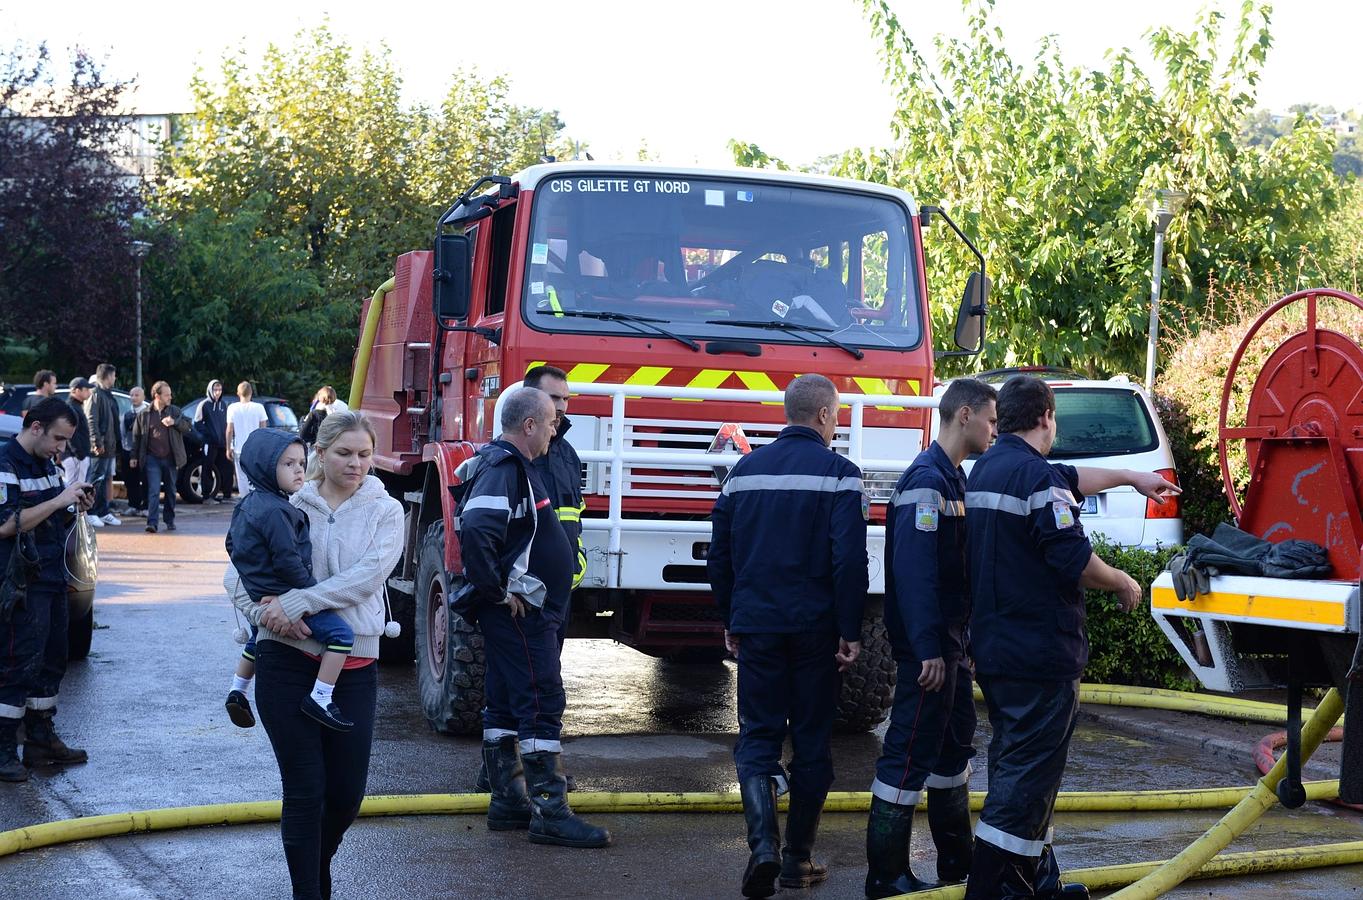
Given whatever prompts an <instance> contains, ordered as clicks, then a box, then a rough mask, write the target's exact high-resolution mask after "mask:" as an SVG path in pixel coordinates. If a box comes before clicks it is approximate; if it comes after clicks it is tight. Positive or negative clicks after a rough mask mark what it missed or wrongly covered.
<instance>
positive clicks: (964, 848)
mask: <svg viewBox="0 0 1363 900" xmlns="http://www.w3.org/2000/svg"><path fill="white" fill-rule="evenodd" d="M928 827H929V828H931V829H932V842H933V844H935V845H936V846H937V880H938V881H940V882H942V883H943V884H959V883H960V882H962V881H965V877H966V876H967V875H969V874H970V855H971V851H972V850H973V848H974V846H975V837H974V834H973V832H972V831H971V829H970V786H969V785H965V784H962V785H958V786H956V787H951V788H928Z"/></svg>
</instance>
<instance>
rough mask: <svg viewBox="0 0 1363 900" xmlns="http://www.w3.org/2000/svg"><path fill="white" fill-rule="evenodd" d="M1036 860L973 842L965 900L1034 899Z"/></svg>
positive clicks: (988, 844)
mask: <svg viewBox="0 0 1363 900" xmlns="http://www.w3.org/2000/svg"><path fill="white" fill-rule="evenodd" d="M1036 864H1037V861H1036V860H1035V859H1032V858H1031V857H1029V856H1017V855H1016V854H1013V853H1009V852H1008V851H1006V850H1003V849H1001V848H999V847H995V846H994V845H993V844H991V843H989V842H988V841H976V842H975V851H974V853H973V854H972V855H971V858H970V876H969V877H968V878H966V880H965V900H1000V898H1008V900H1012V898H1015V897H1035V896H1036V890H1035V889H1034V888H1033V884H1034V883H1035V878H1036Z"/></svg>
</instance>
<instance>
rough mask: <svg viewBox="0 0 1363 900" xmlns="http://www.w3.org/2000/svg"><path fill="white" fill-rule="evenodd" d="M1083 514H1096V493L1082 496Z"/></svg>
mask: <svg viewBox="0 0 1363 900" xmlns="http://www.w3.org/2000/svg"><path fill="white" fill-rule="evenodd" d="M1084 515H1086V516H1096V515H1098V497H1097V496H1096V495H1095V496H1093V497H1085V498H1084Z"/></svg>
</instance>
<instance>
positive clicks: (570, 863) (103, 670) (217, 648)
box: [0, 507, 1363, 900]
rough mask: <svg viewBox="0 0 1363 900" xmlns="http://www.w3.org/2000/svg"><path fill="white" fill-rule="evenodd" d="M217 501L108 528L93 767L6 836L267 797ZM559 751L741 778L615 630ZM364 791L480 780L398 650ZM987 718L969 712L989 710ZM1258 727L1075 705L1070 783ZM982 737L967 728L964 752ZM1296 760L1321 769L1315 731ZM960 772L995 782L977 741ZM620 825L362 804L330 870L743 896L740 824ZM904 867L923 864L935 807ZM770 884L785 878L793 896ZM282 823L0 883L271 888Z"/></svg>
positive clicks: (676, 668) (445, 882)
mask: <svg viewBox="0 0 1363 900" xmlns="http://www.w3.org/2000/svg"><path fill="white" fill-rule="evenodd" d="M229 513H230V508H229V507H210V508H207V509H199V508H192V507H191V508H183V507H182V510H181V515H180V517H179V520H178V524H179V525H180V530H179V531H178V532H177V533H176V534H173V535H172V534H166V533H164V532H163V533H161V534H158V535H149V534H146V533H144V532H143V531H142V527H141V526H142V522H141V520H137V519H131V520H128V523H127V524H125V525H124V526H122V527H120V528H105V529H103V530H102V531H101V532H100V533H99V540H100V549H101V579H100V586H99V591H98V594H97V599H96V608H95V615H96V620H97V622H98V626H99V630H98V631H97V632H96V633H95V638H94V645H93V650H92V653H91V655H90V658H89V659H88V660H87V661H84V662H80V663H73V664H72V666H71V669H70V671H69V672H68V674H67V678H66V681H65V683H64V684H63V689H62V705H61V709H60V712H59V715H58V720H57V721H58V724H59V726H60V728H61V730H62V732H63V734H64V735H65V736H66V737H67V738H68V740H69V741H70V742H72V743H74V744H76V745H79V746H82V747H85V748H86V749H88V750H89V751H90V756H91V762H90V763H89V764H88V765H85V766H79V767H72V768H69V769H66V770H64V771H61V770H59V771H41V772H39V773H38V774H36V775H35V777H34V778H33V779H32V780H30V781H29V782H28V783H27V784H23V785H0V830H5V829H9V828H15V827H20V826H24V825H30V824H34V823H37V822H43V821H50V820H53V819H60V818H67V817H72V816H87V815H96V814H101V813H112V812H123V811H128V810H138V809H150V808H155V807H166V806H181V805H192V804H202V803H228V802H235V801H244V800H260V799H277V798H278V796H279V778H278V774H277V771H276V769H275V766H274V759H273V756H272V754H271V752H270V748H269V744H268V742H267V740H266V737H265V734H264V732H263V731H262V730H261V729H259V728H256V729H252V730H250V731H244V730H241V729H238V728H235V727H234V726H232V725H231V723H230V722H229V721H228V720H227V717H226V714H225V713H224V712H223V709H222V700H223V697H224V696H225V694H226V690H227V687H228V684H229V681H230V677H231V673H232V668H233V666H234V664H235V659H236V656H237V653H238V649H237V645H236V644H235V643H233V641H232V637H231V635H232V630H233V627H234V625H233V617H232V612H231V607H230V606H229V604H228V603H227V601H226V599H225V598H224V597H223V594H222V589H221V576H222V569H223V565H224V563H225V559H226V558H225V554H224V553H223V549H222V535H223V533H224V532H225V530H226V526H227V521H228V518H229ZM563 668H564V673H565V680H566V682H567V690H568V697H569V709H568V713H567V715H566V717H565V748H564V762H565V765H566V768H567V769H568V770H569V771H571V772H572V773H573V774H574V776H575V778H576V781H577V785H578V790H581V791H647V790H659V791H663V790H665V791H713V790H733V789H735V787H736V786H735V783H734V773H733V765H732V758H731V755H730V754H731V748H732V746H733V739H734V734H735V732H736V730H737V723H736V721H735V716H734V696H733V695H734V685H735V676H734V670H733V668H732V664H728V663H718V664H709V665H696V664H678V663H667V662H662V661H659V660H654V659H651V658H648V657H644V656H642V655H640V654H637V653H635V652H634V651H632V650H629V649H628V648H625V647H621V646H617V645H615V644H613V643H611V642H609V641H570V642H569V643H568V646H567V649H566V650H565V655H564V664H563ZM379 704H380V712H379V723H378V729H377V736H376V739H375V744H374V757H373V762H372V764H371V768H370V775H369V792H370V793H371V794H413V793H445V792H462V791H471V790H472V788H473V778H474V773H475V771H476V768H477V765H478V746H479V745H478V742H477V741H476V740H474V739H452V738H446V737H443V736H441V735H437V734H435V733H433V732H431V731H430V729H429V728H428V727H427V725H426V723H425V719H424V718H423V716H422V714H421V711H420V707H419V705H418V703H417V699H416V690H415V674H414V671H413V669H412V668H411V667H410V666H389V665H386V666H384V667H383V668H382V669H381V671H380V694H379ZM982 718H983V715H982ZM1267 730H1269V729H1268V728H1267V726H1262V725H1241V724H1235V723H1226V722H1221V721H1217V720H1213V719H1208V718H1205V717H1200V716H1192V715H1182V714H1176V713H1151V712H1137V711H1129V710H1107V709H1102V708H1094V709H1088V708H1086V710H1085V714H1084V718H1083V720H1082V722H1081V724H1080V728H1079V731H1078V732H1077V735H1076V739H1075V742H1074V745H1073V748H1072V750H1071V753H1070V764H1069V767H1068V769H1067V772H1066V777H1065V785H1064V787H1065V789H1066V790H1106V789H1118V788H1128V789H1133V790H1135V789H1158V788H1165V787H1167V788H1184V787H1205V786H1231V785H1237V784H1249V783H1251V782H1252V781H1253V780H1254V778H1255V777H1256V773H1255V771H1254V769H1253V765H1252V762H1251V756H1250V754H1251V751H1252V749H1253V745H1254V743H1255V742H1256V741H1257V740H1258V738H1259V737H1261V736H1262V734H1263V733H1264V732H1266V731H1267ZM987 738H988V725H987V722H982V723H981V729H980V735H979V740H978V741H977V746H978V747H981V748H983V747H984V746H985V744H986V742H987ZM878 749H879V742H878V737H877V736H876V735H853V736H841V737H838V738H837V739H836V744H835V746H834V758H835V761H836V764H837V767H838V772H839V780H838V782H837V783H836V784H835V785H834V789H835V790H865V789H866V786H867V784H868V783H869V782H870V779H871V775H872V771H873V766H874V761H875V757H876V754H877V752H878ZM1319 756H1320V757H1321V759H1322V763H1320V764H1313V767H1312V768H1311V769H1310V770H1308V776H1309V777H1316V778H1325V777H1334V774H1335V772H1334V770H1333V766H1334V765H1336V764H1337V760H1338V756H1337V750H1336V748H1333V747H1328V746H1327V747H1326V748H1323V749H1322V751H1321V753H1320V754H1319ZM979 763H980V764H979V766H978V768H979V769H980V771H977V772H976V773H975V775H974V776H973V778H972V781H971V786H972V788H973V789H976V790H980V789H983V788H984V787H985V777H984V772H983V759H982V757H981V759H980V761H979ZM1219 816H1220V813H1219V812H1188V813H1177V814H1174V813H1169V814H1160V813H1136V814H1062V815H1060V816H1058V817H1057V822H1056V825H1057V828H1056V830H1057V843H1056V852H1057V856H1058V857H1059V859H1060V862H1061V864H1062V867H1065V866H1068V867H1078V866H1094V865H1104V864H1108V863H1118V862H1133V861H1137V860H1145V859H1162V858H1167V857H1169V856H1172V855H1173V854H1174V853H1176V852H1178V850H1180V849H1182V848H1183V847H1184V846H1186V845H1187V844H1188V843H1189V842H1191V841H1192V840H1193V839H1194V838H1195V837H1197V836H1198V835H1200V834H1201V833H1202V831H1203V830H1204V829H1205V828H1207V827H1208V826H1209V825H1210V824H1212V823H1213V822H1214V821H1215V820H1216V819H1217V818H1218V817H1219ZM592 818H593V820H595V821H598V822H600V823H601V824H604V825H607V826H608V827H609V828H610V829H611V830H612V832H613V833H614V835H615V837H616V846H615V847H613V848H611V849H608V850H598V851H589V850H568V849H563V848H554V847H537V846H532V845H529V844H528V843H526V841H525V839H524V835H523V833H520V834H517V833H512V834H507V833H491V832H488V831H487V830H486V829H485V828H484V827H483V823H482V820H481V818H479V817H469V816H466V817H457V816H427V817H419V816H411V817H398V818H385V819H376V818H370V819H361V820H359V821H358V822H357V823H356V825H355V826H354V827H353V828H352V829H351V830H350V832H349V834H348V835H347V839H346V842H345V844H344V846H343V847H342V849H341V853H340V855H339V857H338V858H337V862H336V864H335V867H334V871H335V876H336V896H337V897H364V898H387V897H412V898H424V897H513V896H514V897H517V898H578V897H581V898H587V897H603V898H615V897H620V898H625V897H662V898H674V897H675V898H693V897H694V898H709V897H735V896H738V891H737V883H738V877H739V875H740V874H741V872H742V868H743V864H744V861H745V860H746V856H747V847H746V844H745V841H744V834H743V822H742V818H741V817H740V816H738V815H736V814H730V815H699V814H691V815H663V814H652V815H597V816H593V817H592ZM917 825H918V828H917V829H916V831H915V834H914V842H913V851H914V859H915V866H916V868H917V869H918V871H919V873H920V875H924V876H926V875H930V874H931V872H932V860H933V851H932V847H931V840H930V837H929V836H928V835H927V833H926V832H927V829H926V821H925V820H924V819H923V818H922V817H919V819H918V822H917ZM1361 826H1363V818H1361V817H1360V816H1359V815H1358V814H1355V813H1352V812H1348V811H1342V810H1338V809H1335V808H1333V807H1329V806H1325V805H1322V804H1308V805H1307V806H1306V807H1304V808H1302V809H1300V810H1296V811H1290V812H1289V811H1285V810H1282V809H1275V810H1273V811H1271V812H1270V813H1269V814H1267V815H1266V816H1265V817H1264V818H1263V819H1262V820H1261V821H1260V823H1259V824H1258V826H1257V827H1256V828H1255V829H1253V830H1252V831H1251V832H1250V833H1249V834H1247V835H1246V836H1245V837H1243V838H1242V839H1241V840H1240V841H1238V842H1237V843H1236V844H1235V845H1233V846H1232V848H1231V849H1232V850H1248V849H1254V848H1268V847H1292V846H1302V845H1308V844H1322V843H1331V842H1336V841H1347V840H1359V839H1363V827H1361ZM864 828H865V817H864V815H861V814H856V815H854V814H828V815H825V816H824V819H823V824H822V827H821V830H820V837H819V844H818V853H817V855H818V856H819V857H820V858H821V859H822V860H823V861H825V862H826V863H828V864H829V866H830V870H831V871H830V877H829V880H828V882H827V883H825V884H824V885H821V886H819V887H817V888H815V889H813V890H811V891H809V892H808V896H809V897H810V900H834V898H857V897H860V896H862V892H861V881H862V878H863V877H864V875H865V862H864V849H863V847H864V844H863V842H864ZM800 893H801V892H798V891H783V892H782V893H781V894H780V895H779V896H782V897H791V896H798V895H799V894H800ZM287 895H288V881H287V875H286V871H285V866H284V858H283V852H282V850H281V848H280V845H279V839H278V831H277V827H276V826H274V825H254V826H242V827H233V828H210V829H201V830H197V831H182V832H164V833H159V834H153V835H142V836H135V837H119V838H110V839H105V840H102V841H89V842H83V843H79V844H74V845H69V846H65V847H55V848H49V849H45V850H38V851H32V852H28V853H23V854H19V855H16V856H11V857H8V858H4V859H0V898H10V897H14V898H54V900H57V898H80V900H100V898H149V897H155V898H216V897H264V898H268V897H285V896H287ZM1170 896H1177V897H1194V896H1213V897H1225V898H1232V897H1233V898H1278V897H1286V896H1290V897H1303V898H1327V897H1363V866H1354V867H1349V868H1344V869H1327V870H1317V871H1315V872H1304V873H1295V874H1284V875H1274V876H1264V877H1259V878H1255V879H1234V880H1220V881H1205V882H1190V883H1188V884H1187V885H1185V886H1184V887H1182V888H1180V889H1179V890H1178V891H1176V892H1174V893H1173V894H1171V895H1170Z"/></svg>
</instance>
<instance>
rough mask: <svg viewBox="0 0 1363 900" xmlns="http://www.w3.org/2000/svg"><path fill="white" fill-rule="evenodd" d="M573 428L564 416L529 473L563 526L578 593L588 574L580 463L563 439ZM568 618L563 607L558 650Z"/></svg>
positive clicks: (567, 608)
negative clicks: (540, 487) (584, 540)
mask: <svg viewBox="0 0 1363 900" xmlns="http://www.w3.org/2000/svg"><path fill="white" fill-rule="evenodd" d="M572 427H573V420H572V419H569V418H568V417H566V416H565V417H564V419H563V424H562V425H561V426H560V427H559V429H558V431H557V433H556V434H555V435H554V438H553V440H551V441H550V442H549V452H548V453H546V454H544V455H543V456H541V457H540V458H539V459H535V460H531V462H530V469H531V471H533V472H534V473H535V474H537V475H538V476H539V478H540V481H541V483H542V484H543V485H544V488H545V490H547V491H548V492H549V501H550V505H551V506H552V507H553V510H554V515H556V516H557V517H558V522H559V524H560V525H562V526H563V533H564V535H565V536H566V537H567V538H568V544H569V545H570V546H571V547H572V548H573V551H574V553H575V554H576V555H575V557H574V564H573V583H572V587H573V590H577V586H578V585H580V584H581V583H582V577H583V576H584V575H586V574H587V551H586V548H585V547H584V546H583V543H582V514H583V513H584V512H586V510H587V504H586V502H585V501H584V500H583V499H582V460H581V459H580V458H579V457H578V455H577V450H575V449H574V448H573V445H572V444H570V443H568V441H567V440H565V437H564V436H565V435H567V434H568V429H570V428H572ZM571 618H572V608H571V604H569V605H565V606H564V609H563V621H562V623H560V625H559V629H558V646H559V649H560V650H562V649H563V642H564V640H566V639H567V637H568V621H569V620H570V619H571Z"/></svg>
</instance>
